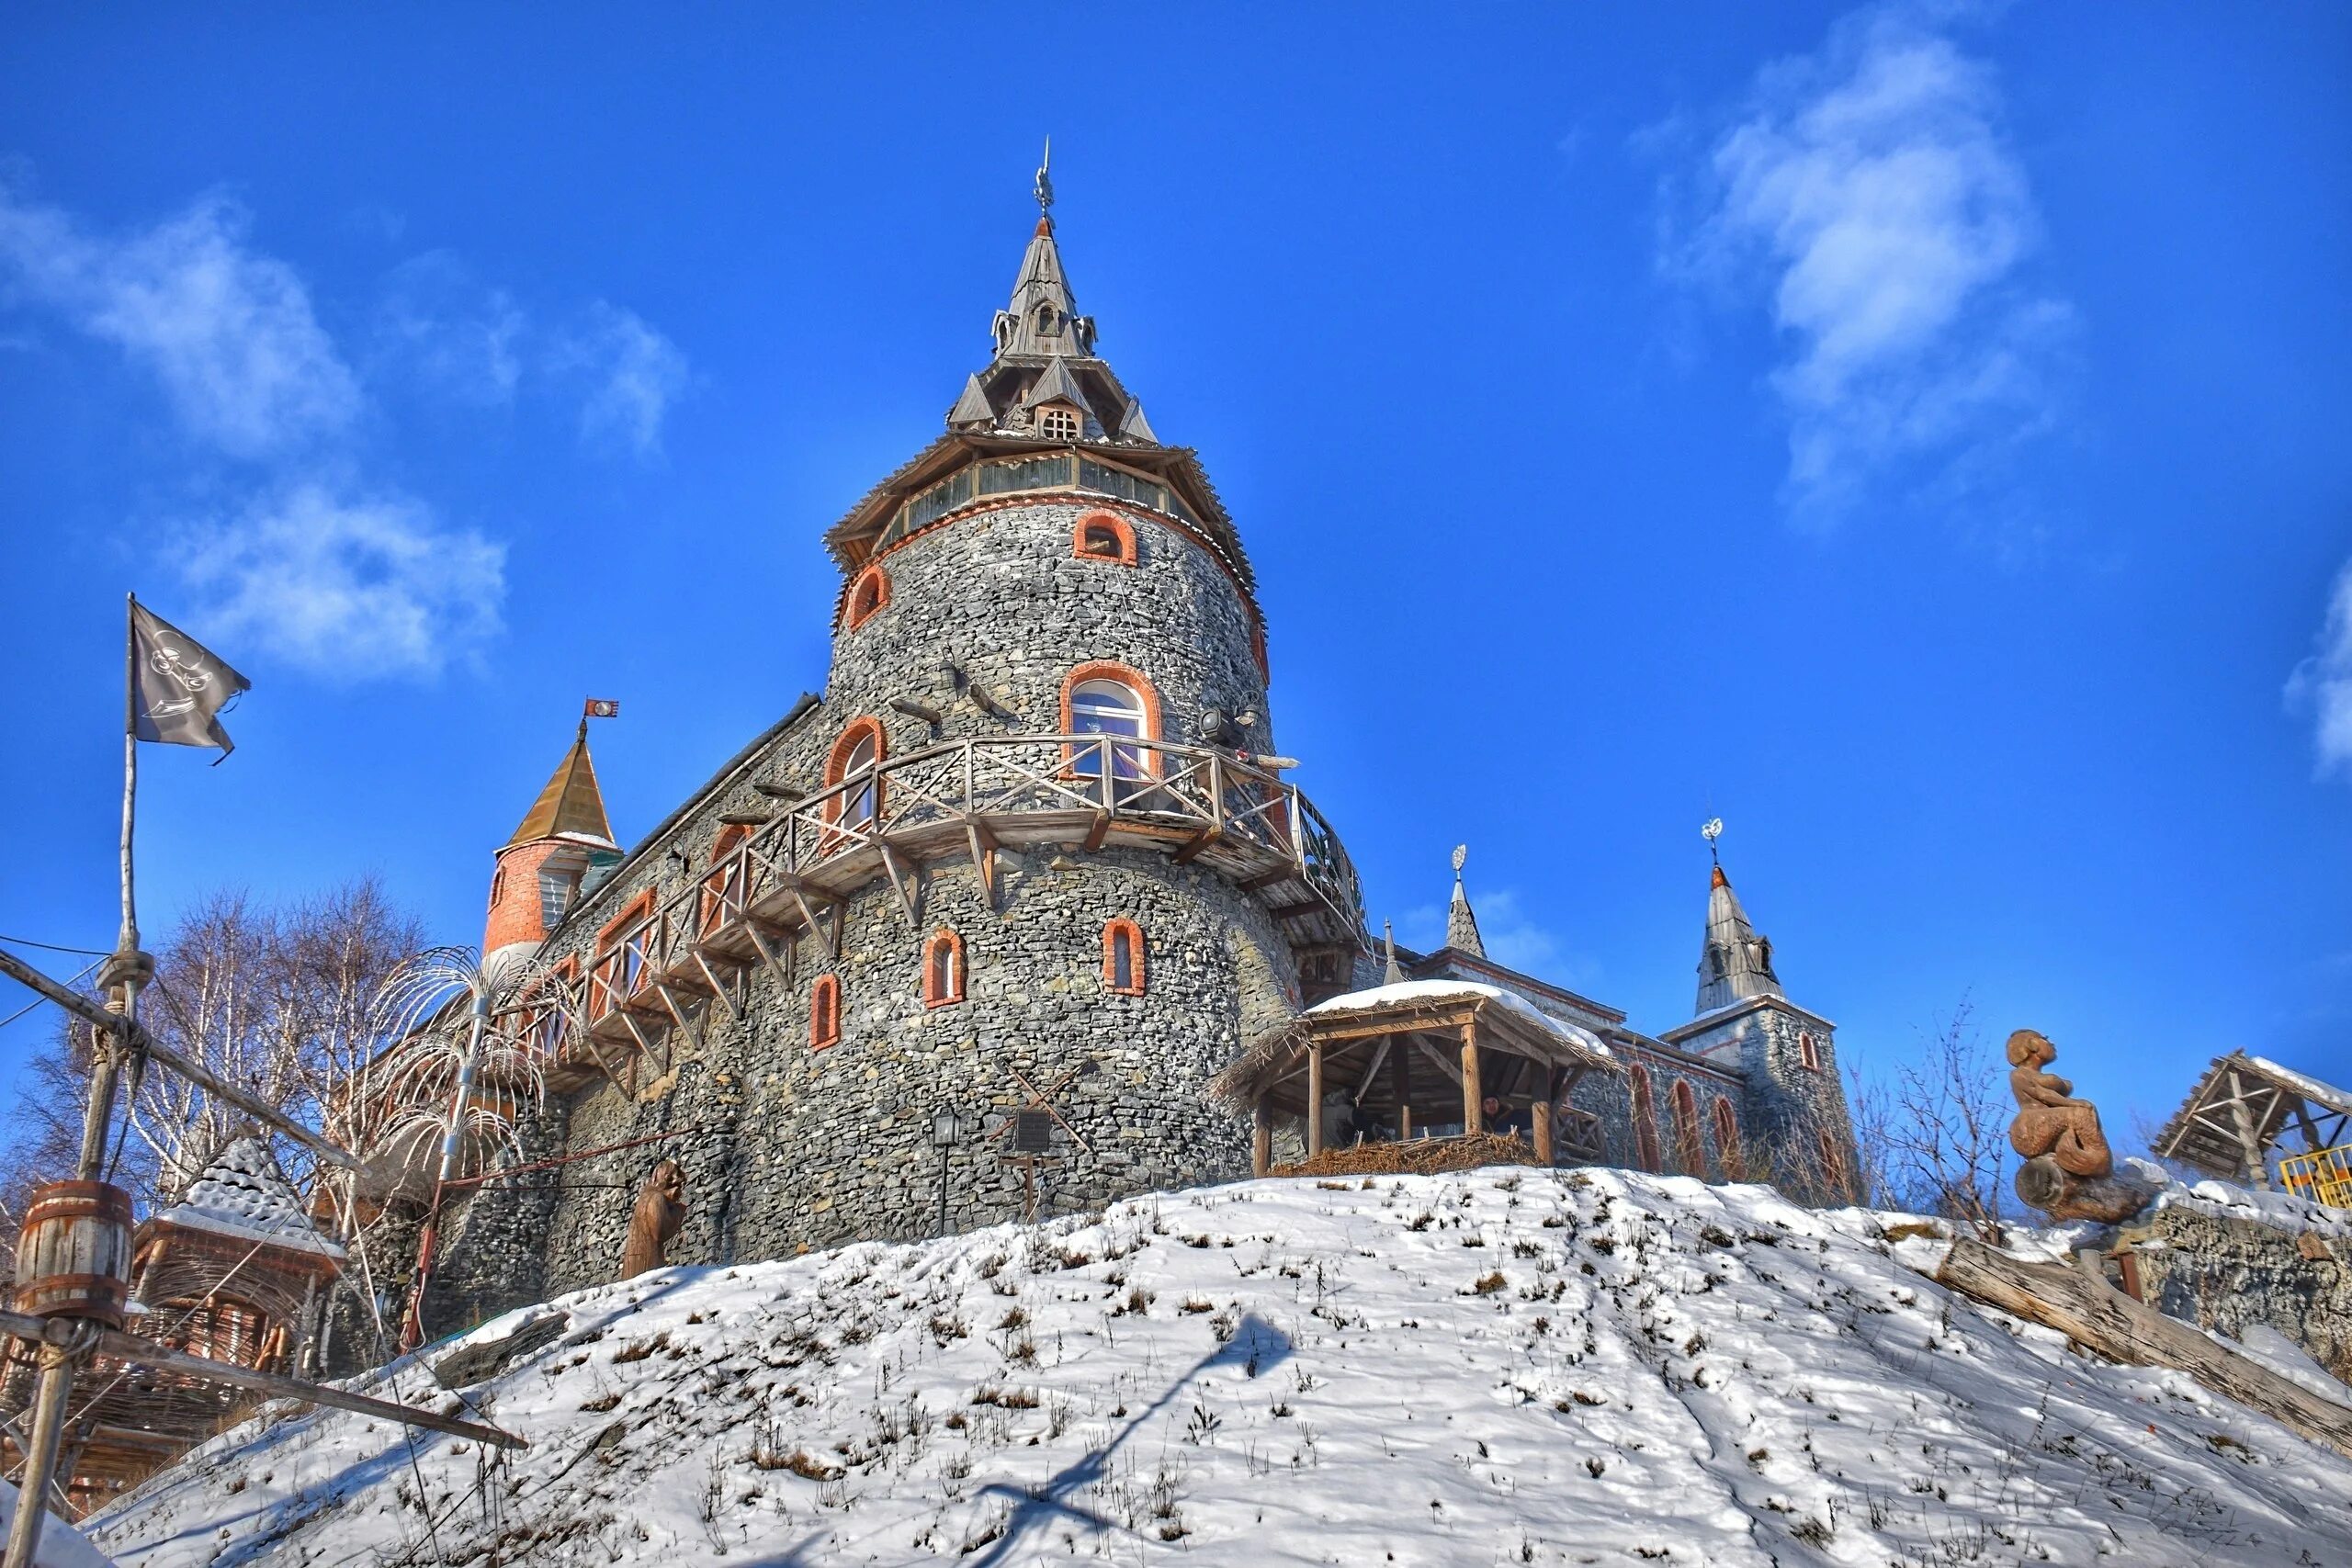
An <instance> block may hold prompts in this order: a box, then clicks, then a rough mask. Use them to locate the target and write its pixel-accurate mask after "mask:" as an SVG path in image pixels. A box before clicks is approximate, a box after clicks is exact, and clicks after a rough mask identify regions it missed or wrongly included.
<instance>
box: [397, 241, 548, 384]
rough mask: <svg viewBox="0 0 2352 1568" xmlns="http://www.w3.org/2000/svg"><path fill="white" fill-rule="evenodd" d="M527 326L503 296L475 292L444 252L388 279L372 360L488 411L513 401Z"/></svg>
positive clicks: (478, 289) (457, 264) (455, 261)
mask: <svg viewBox="0 0 2352 1568" xmlns="http://www.w3.org/2000/svg"><path fill="white" fill-rule="evenodd" d="M527 328H528V322H527V320H526V317H525V315H524V312H523V310H522V308H521V307H520V306H518V305H517V304H516V303H515V300H514V299H513V297H512V296H510V295H509V294H508V293H507V292H506V291H505V290H504V289H503V288H483V287H481V285H479V284H476V283H475V282H474V281H473V279H472V277H471V276H470V275H469V273H468V271H467V269H466V267H465V265H464V264H462V263H461V262H459V261H458V259H457V258H456V257H455V256H453V255H451V254H449V253H448V252H447V251H430V252H427V253H426V254H424V255H421V256H417V257H414V258H413V259H412V260H410V261H407V262H404V263H402V264H401V265H400V266H398V267H396V268H394V269H393V271H392V275H391V277H390V280H389V281H388V282H387V284H386V286H385V289H384V297H383V299H382V300H381V301H380V302H379V305H378V307H377V311H376V355H378V356H379V361H380V362H381V364H383V365H389V366H397V367H401V368H402V369H404V370H406V371H407V372H408V373H410V374H412V375H413V376H415V377H416V378H417V379H418V380H420V381H422V382H423V383H424V385H425V386H427V387H429V388H430V389H433V390H435V391H436V392H439V393H441V394H442V395H444V396H446V397H448V398H451V399H453V400H456V401H458V402H460V403H464V404H467V405H469V406H472V407H476V408H494V407H500V406H503V405H505V404H507V403H511V402H513V401H514V400H515V387H516V385H517V383H519V382H520V381H521V380H522V378H523V340H524V337H525V334H526V331H527Z"/></svg>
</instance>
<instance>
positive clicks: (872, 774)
mask: <svg viewBox="0 0 2352 1568" xmlns="http://www.w3.org/2000/svg"><path fill="white" fill-rule="evenodd" d="M1111 846H1120V847H1125V848H1135V849H1148V850H1152V851H1156V852H1160V853H1163V854H1165V855H1167V856H1168V857H1169V858H1170V860H1171V861H1173V862H1174V863H1177V864H1180V865H1184V864H1198V865H1201V866H1203V867H1204V868H1206V869H1208V870H1211V871H1214V872H1216V874H1218V875H1219V876H1221V877H1223V878H1225V879H1226V880H1227V881H1228V882H1231V883H1232V884H1234V885H1235V886H1237V887H1238V888H1240V889H1241V890H1242V891H1244V892H1246V893H1248V894H1249V895H1250V896H1251V897H1256V898H1258V899H1259V900H1261V902H1262V903H1263V904H1264V905H1265V906H1266V908H1268V910H1269V912H1270V913H1272V916H1273V917H1274V919H1275V920H1276V921H1277V923H1278V924H1280V926H1281V927H1282V928H1283V933H1284V934H1285V935H1286V936H1287V937H1288V938H1289V939H1290V940H1291V942H1293V943H1294V944H1295V945H1297V946H1340V947H1355V946H1361V945H1363V944H1364V940H1365V939H1364V935H1363V897H1362V894H1361V892H1360V890H1359V888H1358V885H1357V881H1356V874H1355V868H1354V866H1353V865H1352V864H1351V863H1349V861H1348V858H1347V853H1346V852H1345V851H1344V850H1343V849H1341V848H1340V840H1339V835H1338V834H1337V833H1335V832H1333V831H1332V829H1331V827H1330V824H1329V822H1327V821H1325V820H1324V818H1323V815H1322V813H1320V812H1318V811H1317V810H1316V809H1315V807H1314V806H1313V805H1312V804H1310V803H1309V802H1308V801H1307V799H1306V796H1305V795H1302V794H1301V793H1300V792H1299V790H1298V789H1297V787H1296V786H1295V785H1293V784H1286V783H1284V782H1283V779H1282V778H1281V777H1280V776H1279V775H1278V774H1276V773H1272V772H1270V771H1268V770H1266V769H1263V768H1260V767H1256V766H1253V765H1251V764H1250V763H1247V762H1243V761H1238V760H1236V759H1235V758H1234V757H1232V756H1230V755H1228V754H1227V753H1224V752H1220V751H1217V750H1214V749H1211V748H1207V747H1199V746H1186V745H1179V744H1175V743H1173V742H1170V741H1160V740H1137V739H1126V738H1124V737H1114V736H1102V735H1048V736H1016V737H1005V738H992V739H967V740H954V741H947V742H944V743H942V744H940V745H936V746H930V747H926V748H924V749H923V750H919V751H912V752H909V753H908V754H907V755H905V756H903V757H893V758H888V759H886V760H885V761H882V762H880V763H879V764H877V765H876V766H875V767H872V768H869V769H866V770H865V771H863V772H861V773H856V774H854V775H852V776H851V777H849V778H846V779H843V780H842V782H841V783H840V784H836V785H834V786H832V787H831V788H830V789H827V790H825V791H824V792H823V793H822V794H820V795H811V796H809V798H808V799H806V800H803V801H801V802H800V803H799V804H798V805H797V806H794V807H790V808H789V809H785V810H780V811H779V812H778V814H777V815H775V816H774V817H772V818H769V819H768V820H767V821H765V822H763V823H761V824H759V825H758V826H756V827H754V828H753V829H752V832H751V833H750V834H749V835H748V836H747V837H746V838H744V839H743V840H741V842H739V843H737V844H736V845H734V846H733V847H732V848H731V849H730V850H729V852H727V853H726V854H724V855H722V856H721V857H719V858H718V860H717V861H716V862H714V863H712V864H711V865H710V866H708V867H707V869H706V870H705V872H704V874H703V875H702V876H701V877H700V878H699V879H698V880H697V881H696V882H695V884H693V885H692V886H688V887H686V888H684V889H682V890H680V891H679V892H678V893H676V894H674V895H673V896H672V897H671V898H670V899H669V901H668V902H667V903H664V904H662V905H660V906H658V907H657V908H654V909H653V910H652V911H650V913H649V915H648V916H647V918H646V919H645V920H644V921H643V922H642V923H641V924H640V925H639V926H638V927H636V928H634V929H633V930H631V931H627V932H625V933H622V935H621V936H620V937H619V938H618V939H617V940H616V941H614V942H610V943H608V944H607V945H606V946H605V948H604V949H603V950H601V951H600V952H599V953H596V954H594V955H593V960H592V958H591V956H590V955H585V954H583V955H582V959H581V962H582V964H590V965H591V966H590V967H588V968H587V969H585V970H584V971H583V972H581V973H578V974H573V975H569V976H565V975H559V974H554V973H550V974H549V975H548V976H544V977H543V978H542V979H541V980H540V982H539V984H538V985H537V987H536V988H535V989H533V990H531V991H530V992H529V993H528V996H527V998H526V1004H525V1005H523V1006H518V1007H517V1008H515V1009H512V1010H509V1012H508V1014H507V1015H506V1017H505V1020H504V1021H505V1023H506V1025H507V1026H508V1027H510V1028H512V1029H514V1030H515V1032H516V1034H517V1035H518V1037H520V1036H529V1037H535V1038H537V1039H539V1040H540V1041H541V1042H542V1043H543V1044H544V1046H545V1047H546V1048H547V1049H548V1050H549V1051H550V1053H551V1055H552V1057H553V1063H552V1066H553V1068H554V1081H555V1082H556V1083H558V1084H559V1085H563V1084H567V1083H577V1082H580V1081H584V1079H585V1077H588V1076H589V1075H592V1074H594V1073H596V1072H599V1071H602V1072H604V1073H606V1074H607V1075H610V1076H613V1077H616V1079H617V1080H621V1081H625V1082H634V1080H635V1078H636V1077H637V1074H636V1069H635V1066H634V1059H635V1058H637V1057H639V1056H642V1057H644V1058H646V1059H648V1060H650V1062H651V1063H652V1064H653V1065H654V1066H655V1068H656V1070H657V1071H660V1072H666V1071H667V1070H668V1061H669V1055H670V1054H669V1051H668V1050H667V1048H666V1043H665V1042H666V1039H667V1036H668V1035H669V1034H670V1033H671V1032H673V1031H676V1030H684V1031H685V1032H687V1033H688V1034H689V1035H690V1036H695V1037H698V1036H699V1033H700V1032H701V1029H702V1019H703V1016H704V1015H705V1013H706V1012H707V1010H709V1009H710V1008H712V1007H717V1008H718V1009H719V1010H722V1011H723V1012H725V1013H726V1014H729V1015H730V1016H731V1014H732V1013H733V1011H734V1010H736V1009H737V1008H738V1007H739V1006H741V994H742V993H741V983H742V977H743V976H745V975H746V974H748V973H749V972H750V971H752V969H753V968H755V967H765V968H767V969H768V970H770V971H771V972H772V973H773V974H774V975H775V977H776V978H777V980H778V981H779V982H780V983H783V984H785V985H786V986H789V985H791V984H793V983H795V981H796V980H797V975H795V974H794V973H793V967H794V965H795V964H797V953H798V952H799V947H800V944H801V943H802V942H805V941H807V940H809V939H810V938H811V937H813V938H814V939H815V940H816V941H818V942H822V943H823V944H824V945H825V948H826V950H827V951H828V952H829V953H831V954H833V955H835V956H838V954H839V953H840V948H841V942H842V922H843V920H844V919H845V918H846V911H847V907H848V901H849V899H850V897H851V896H852V895H853V894H855V893H857V892H858V891H860V890H861V889H863V888H865V887H867V886H872V885H875V884H877V883H886V884H887V885H888V886H889V888H890V889H891V892H892V893H893V895H894V901H895V902H896V903H897V905H898V907H899V908H900V909H902V910H903V911H904V912H905V915H906V919H907V922H908V928H909V931H910V935H912V934H919V933H920V932H921V931H922V885H923V878H924V875H925V874H926V870H927V868H930V867H933V866H936V865H939V864H941V863H945V862H950V861H954V862H959V863H967V864H968V865H970V867H971V868H972V870H973V873H974V874H975V875H976V876H977V877H978V881H979V884H980V886H981V887H982V889H983V890H984V892H985V893H986V896H987V897H988V899H989V904H990V907H991V908H993V907H995V905H996V903H997V900H998V897H999V896H1000V895H999V871H1000V868H999V863H998V857H999V856H1000V855H1001V854H1003V853H1006V852H1013V853H1019V854H1023V855H1024V856H1025V855H1027V854H1028V853H1030V852H1040V851H1046V850H1055V849H1075V850H1078V851H1081V852H1093V851H1097V850H1102V849H1104V848H1106V847H1111ZM910 951H911V950H910ZM534 1010H536V1013H537V1020H536V1021H535V1019H534V1017H533V1016H532V1015H533V1013H534ZM624 1066H626V1067H627V1068H628V1071H627V1073H626V1074H624V1072H623V1071H622V1069H623V1067H624Z"/></svg>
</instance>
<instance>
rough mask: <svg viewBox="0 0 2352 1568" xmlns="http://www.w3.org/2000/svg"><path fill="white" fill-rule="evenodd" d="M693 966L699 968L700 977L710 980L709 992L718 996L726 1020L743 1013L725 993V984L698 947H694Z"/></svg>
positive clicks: (737, 1017)
mask: <svg viewBox="0 0 2352 1568" xmlns="http://www.w3.org/2000/svg"><path fill="white" fill-rule="evenodd" d="M695 968H697V969H699V970H701V971H702V977H703V978H704V979H706V980H707V981H709V982H710V994H711V995H712V996H714V997H717V998H718V1005H719V1006H720V1007H723V1008H725V1009H726V1010H727V1021H728V1022H729V1023H732V1022H734V1021H736V1020H737V1019H739V1018H741V1017H742V1016H743V1015H742V1014H741V1012H740V1011H739V1010H737V1009H736V1006H735V998H733V997H730V996H729V995H728V994H727V987H726V986H725V985H723V984H722V983H721V982H720V980H719V978H718V975H717V974H716V973H715V972H713V970H712V969H711V967H710V960H709V959H707V958H706V957H704V956H703V953H702V949H701V948H699V947H697V948H695Z"/></svg>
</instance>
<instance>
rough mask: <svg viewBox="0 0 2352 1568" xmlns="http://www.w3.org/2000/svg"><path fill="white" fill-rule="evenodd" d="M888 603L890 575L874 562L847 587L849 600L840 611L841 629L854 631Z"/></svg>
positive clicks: (878, 563)
mask: <svg viewBox="0 0 2352 1568" xmlns="http://www.w3.org/2000/svg"><path fill="white" fill-rule="evenodd" d="M889 602H890V574H889V573H888V572H887V571H885V570H882V563H881V562H879V561H876V562H875V563H874V564H873V565H872V566H869V567H867V568H866V569H865V570H864V571H861V572H859V573H858V574H857V576H856V577H855V578H854V579H853V580H852V581H851V582H850V585H849V600H848V603H847V604H844V605H843V606H842V630H843V631H852V632H854V631H855V630H857V628H858V627H860V626H864V625H865V623H866V622H868V621H870V620H872V619H873V618H874V617H875V615H877V614H878V613H880V611H881V609H882V607H883V606H884V605H886V604H888V603H889Z"/></svg>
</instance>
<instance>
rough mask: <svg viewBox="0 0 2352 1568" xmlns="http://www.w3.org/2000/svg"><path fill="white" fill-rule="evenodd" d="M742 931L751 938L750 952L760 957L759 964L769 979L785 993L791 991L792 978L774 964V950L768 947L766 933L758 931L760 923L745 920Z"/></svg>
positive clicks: (781, 966)
mask: <svg viewBox="0 0 2352 1568" xmlns="http://www.w3.org/2000/svg"><path fill="white" fill-rule="evenodd" d="M743 930H744V931H746V932H748V933H749V934H750V936H751V939H752V952H754V953H758V954H759V955H760V962H761V963H762V964H765V965H766V966H767V972H768V976H769V977H770V978H772V979H773V980H775V983H776V985H777V986H778V987H781V988H783V989H784V990H786V991H787V992H788V991H790V990H791V989H792V977H791V976H789V975H786V973H785V970H784V965H783V964H779V963H777V962H776V956H775V949H774V948H772V947H770V946H769V945H768V938H767V933H766V932H765V931H762V930H761V929H760V922H759V921H757V920H753V919H746V920H745V921H744V922H743ZM789 940H790V939H789V938H786V941H789Z"/></svg>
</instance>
